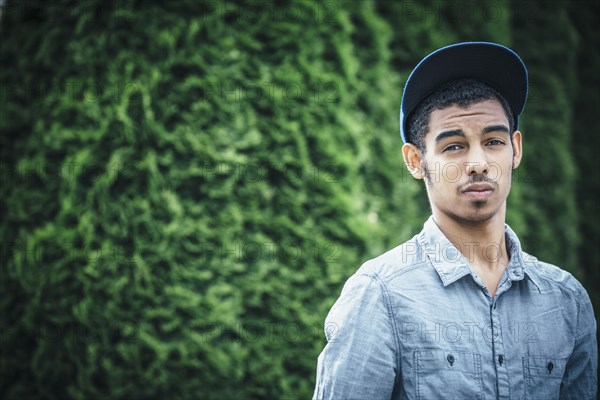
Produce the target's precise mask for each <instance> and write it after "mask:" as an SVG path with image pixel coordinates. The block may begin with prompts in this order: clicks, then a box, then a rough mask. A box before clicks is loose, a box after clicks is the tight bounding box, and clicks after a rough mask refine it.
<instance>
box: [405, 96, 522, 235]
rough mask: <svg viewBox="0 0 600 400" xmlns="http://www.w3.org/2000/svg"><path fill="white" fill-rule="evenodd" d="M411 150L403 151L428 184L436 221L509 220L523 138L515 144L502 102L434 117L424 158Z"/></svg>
mask: <svg viewBox="0 0 600 400" xmlns="http://www.w3.org/2000/svg"><path fill="white" fill-rule="evenodd" d="M411 146H412V145H405V147H406V149H403V152H404V157H405V161H406V162H407V165H409V168H410V169H411V172H412V173H413V175H414V176H415V177H417V178H425V183H426V187H427V194H428V196H429V202H430V204H431V207H432V209H433V212H434V215H436V214H438V215H439V214H440V213H442V214H444V215H445V216H447V217H450V218H451V219H453V220H456V221H460V222H462V223H478V222H484V221H487V220H489V219H491V218H492V217H494V216H497V215H498V216H501V217H502V218H504V215H505V210H506V198H507V197H508V194H509V192H510V187H511V178H512V170H513V169H514V168H516V167H517V166H518V164H519V162H520V160H521V133H520V132H518V131H516V132H515V133H514V135H513V139H512V143H511V138H510V133H509V123H508V119H507V117H506V114H505V112H504V109H503V108H502V106H501V105H500V103H499V102H498V101H496V100H486V101H482V102H479V103H475V104H472V105H471V106H469V107H468V108H460V107H458V106H451V107H448V108H445V109H443V110H434V111H432V113H431V115H430V118H429V130H428V132H427V134H426V136H425V148H426V152H425V154H421V153H420V152H419V151H418V150H416V148H414V146H412V148H411ZM415 152H416V153H415ZM411 166H412V167H411ZM499 213H501V214H499Z"/></svg>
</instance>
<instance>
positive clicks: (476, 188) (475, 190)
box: [461, 182, 495, 199]
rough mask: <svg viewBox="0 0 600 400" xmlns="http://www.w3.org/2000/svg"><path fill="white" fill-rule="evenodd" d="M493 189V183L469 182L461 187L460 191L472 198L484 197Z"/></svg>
mask: <svg viewBox="0 0 600 400" xmlns="http://www.w3.org/2000/svg"><path fill="white" fill-rule="evenodd" d="M494 190H495V187H494V185H492V184H490V183H486V182H477V183H471V184H469V185H467V186H465V187H464V188H462V190H461V193H462V194H464V195H466V196H468V197H470V198H473V199H485V198H487V197H489V196H490V195H491V194H492V193H493V192H494Z"/></svg>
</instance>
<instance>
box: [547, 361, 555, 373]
mask: <svg viewBox="0 0 600 400" xmlns="http://www.w3.org/2000/svg"><path fill="white" fill-rule="evenodd" d="M553 369H554V364H552V361H550V362H549V363H548V372H550V373H552V370H553Z"/></svg>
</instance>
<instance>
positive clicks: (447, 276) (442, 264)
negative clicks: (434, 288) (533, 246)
mask: <svg viewBox="0 0 600 400" xmlns="http://www.w3.org/2000/svg"><path fill="white" fill-rule="evenodd" d="M504 231H505V240H506V248H507V251H508V253H509V254H510V261H509V263H508V266H507V267H506V272H505V273H506V274H507V276H508V279H510V280H511V281H520V280H522V279H523V277H524V274H525V273H526V272H527V270H526V269H525V268H524V267H523V266H524V262H523V252H522V251H521V243H520V242H519V239H518V237H517V235H516V234H515V232H514V231H513V230H512V229H511V228H510V227H509V226H508V225H506V224H504ZM419 241H420V243H421V246H422V247H423V249H424V251H425V256H426V257H427V258H429V260H430V261H431V263H432V264H433V267H434V268H435V270H436V271H437V273H438V275H439V276H440V278H441V280H442V283H443V284H444V286H448V285H450V284H451V283H453V282H456V281H457V280H458V279H460V278H462V277H463V276H465V275H467V274H472V275H473V274H474V273H473V271H472V270H471V267H470V266H469V262H468V260H467V259H466V258H465V257H464V256H463V255H462V253H461V252H460V251H459V250H458V249H457V248H456V247H455V246H454V245H453V244H452V243H451V242H450V241H449V240H448V238H447V237H446V236H445V235H444V233H443V232H442V231H441V230H440V228H439V226H438V225H437V224H436V223H435V221H434V220H433V216H430V217H429V219H428V220H427V221H426V222H425V224H424V225H423V230H422V231H421V233H420V235H419ZM466 245H467V246H468V244H466ZM466 250H467V251H468V249H466ZM527 275H528V276H529V277H530V278H531V274H529V273H527ZM532 280H533V279H532ZM534 284H536V286H538V285H537V283H536V282H535V281H534ZM538 288H539V286H538Z"/></svg>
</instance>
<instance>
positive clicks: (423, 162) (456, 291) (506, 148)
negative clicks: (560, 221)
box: [314, 42, 598, 400]
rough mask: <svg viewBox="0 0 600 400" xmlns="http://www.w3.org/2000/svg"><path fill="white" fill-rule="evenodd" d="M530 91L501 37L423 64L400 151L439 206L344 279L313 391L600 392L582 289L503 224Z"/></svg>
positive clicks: (326, 395) (490, 395) (431, 394)
mask: <svg viewBox="0 0 600 400" xmlns="http://www.w3.org/2000/svg"><path fill="white" fill-rule="evenodd" d="M526 97H527V70H526V68H525V65H524V64H523V62H522V60H521V59H520V58H519V56H518V55H517V54H515V53H514V52H513V51H512V50H510V49H508V48H506V47H504V46H501V45H497V44H494V43H484V42H471V43H459V44H456V45H452V46H448V47H445V48H442V49H439V50H438V51H436V52H434V53H432V54H430V55H429V56H427V57H426V58H425V59H423V60H422V61H421V62H420V63H419V64H418V65H417V66H416V68H415V69H414V70H413V72H412V74H411V75H410V77H409V79H408V81H407V84H406V87H405V90H404V95H403V98H402V106H401V112H400V132H401V136H402V139H403V141H404V142H405V144H404V146H403V148H402V152H403V155H404V161H405V163H406V166H407V168H408V169H409V171H410V173H411V174H412V175H413V176H414V177H415V178H417V179H424V180H425V187H426V189H427V194H428V197H429V202H430V205H431V210H432V216H431V217H430V218H429V220H428V221H427V222H426V223H425V225H424V227H423V230H422V232H421V233H420V234H418V235H416V236H415V237H414V238H412V239H411V240H409V241H408V242H406V243H404V244H403V245H401V246H398V247H396V248H395V249H392V250H391V251H389V252H387V253H385V254H383V255H381V256H379V257H377V258H375V259H373V260H370V261H368V262H366V263H365V264H364V265H363V266H362V267H361V268H360V269H359V270H358V271H357V272H356V273H355V274H354V275H353V276H352V277H351V278H350V279H349V280H348V281H347V282H346V284H345V286H344V288H343V290H342V294H341V295H340V298H339V299H338V300H337V302H336V303H335V305H334V306H333V308H332V309H331V311H330V313H329V315H328V316H327V319H326V321H325V334H326V336H327V340H328V343H327V345H326V346H325V348H324V350H323V352H322V353H321V355H320V356H319V360H318V367H317V369H318V370H317V384H316V388H315V393H314V398H315V399H336V400H340V399H461V400H462V399H509V398H510V399H545V400H547V399H559V398H561V399H595V398H596V391H597V363H598V361H597V345H596V322H595V320H594V314H593V311H592V306H591V303H590V300H589V297H588V295H587V293H586V291H585V289H584V288H583V287H582V286H581V284H580V283H579V282H578V281H577V280H576V279H575V278H574V277H573V276H572V275H571V274H569V273H568V272H565V271H563V270H562V269H560V268H558V267H556V266H554V265H550V264H547V263H544V262H542V261H539V260H537V259H536V258H535V257H533V256H531V255H529V254H526V253H525V252H524V251H523V250H522V249H521V244H520V243H519V240H518V238H517V235H516V234H515V232H513V231H512V230H511V229H510V227H509V226H508V225H506V224H505V216H506V199H507V197H508V194H509V192H510V187H511V178H512V171H513V169H515V168H517V167H518V166H519V163H520V161H521V155H522V145H521V141H522V135H521V132H519V131H518V122H519V115H520V113H521V111H522V110H523V108H524V105H525V100H526Z"/></svg>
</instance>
